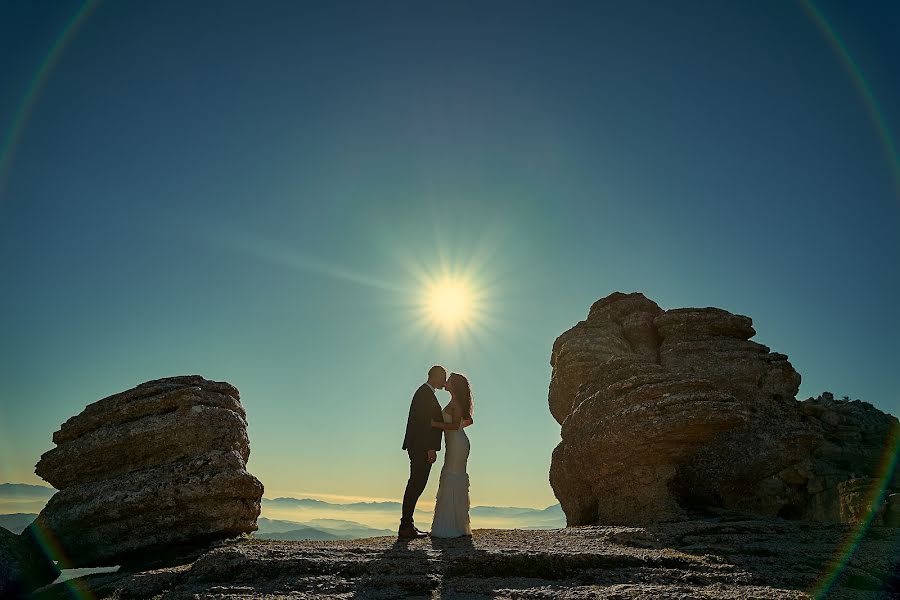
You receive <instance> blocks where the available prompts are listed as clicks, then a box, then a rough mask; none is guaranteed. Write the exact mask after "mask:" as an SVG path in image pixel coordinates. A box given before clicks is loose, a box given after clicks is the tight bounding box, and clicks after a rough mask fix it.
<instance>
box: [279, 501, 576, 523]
mask: <svg viewBox="0 0 900 600" xmlns="http://www.w3.org/2000/svg"><path fill="white" fill-rule="evenodd" d="M262 504H263V506H267V505H268V506H271V507H273V508H274V507H279V508H280V507H285V508H286V507H297V508H300V507H302V508H313V509H323V510H324V509H327V510H346V511H363V510H364V511H378V512H381V511H398V510H400V508H401V504H400V503H399V502H351V503H348V504H334V503H331V502H325V501H324V500H314V499H312V498H291V497H282V498H272V499H270V498H263V499H262ZM422 512H428V511H422ZM469 513H470V514H471V515H472V516H483V517H497V518H510V519H511V518H521V517H538V518H546V519H554V518H562V519H565V516H564V514H563V512H562V507H561V506H560V505H559V504H553V505H551V506H548V507H547V508H543V509H541V508H523V507H516V506H473V507H472V508H471V509H470V511H469Z"/></svg>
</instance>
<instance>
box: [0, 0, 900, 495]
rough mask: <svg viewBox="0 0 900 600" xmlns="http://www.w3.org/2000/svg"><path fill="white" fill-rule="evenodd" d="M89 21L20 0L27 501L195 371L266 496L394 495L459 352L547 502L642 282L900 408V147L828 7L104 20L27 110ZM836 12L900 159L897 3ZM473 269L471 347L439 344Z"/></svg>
mask: <svg viewBox="0 0 900 600" xmlns="http://www.w3.org/2000/svg"><path fill="white" fill-rule="evenodd" d="M80 6H81V4H79V3H77V2H58V3H53V4H47V3H19V2H3V3H0V56H2V57H3V58H2V59H0V60H2V63H0V66H2V68H0V132H2V135H3V136H4V137H3V138H2V139H4V140H8V139H10V138H9V132H10V131H13V130H14V129H16V128H17V127H18V129H17V131H18V132H19V133H18V135H17V136H15V138H14V139H13V143H11V144H9V146H8V147H5V148H3V149H2V150H3V151H4V152H6V154H5V155H4V156H5V161H6V163H5V164H4V165H0V170H5V172H6V177H5V179H4V180H3V182H2V185H3V187H2V188H0V277H2V285H3V293H2V294H0V331H2V337H0V379H2V381H3V382H4V384H5V385H4V391H3V394H2V395H0V480H8V481H23V482H31V483H35V482H38V481H39V480H38V479H37V477H36V476H35V475H33V473H32V470H33V466H34V464H35V463H36V462H37V460H38V458H39V456H40V454H41V453H42V452H44V451H46V450H48V449H49V448H50V447H51V446H52V443H51V439H50V438H51V434H52V432H53V431H54V430H56V429H57V428H58V426H59V425H60V424H61V423H62V422H63V421H64V420H65V419H67V418H68V417H69V416H71V415H73V414H76V413H78V412H79V411H80V410H81V409H82V408H83V407H84V405H86V404H88V403H90V402H92V401H94V400H97V399H99V398H101V397H103V396H106V395H108V394H112V393H115V392H118V391H121V390H124V389H127V388H129V387H132V386H134V385H136V384H138V383H140V382H143V381H146V380H149V379H154V378H157V377H163V376H167V375H177V374H186V373H199V374H202V375H204V376H206V377H208V378H211V379H219V380H227V381H229V382H231V383H233V384H234V385H236V386H237V387H238V388H239V389H240V390H241V392H242V396H243V401H244V404H245V406H246V407H247V410H248V413H249V421H250V436H251V445H252V454H251V458H250V463H249V469H250V471H251V472H253V473H254V474H255V475H257V476H258V477H259V478H260V479H261V480H262V481H263V483H264V484H265V485H266V488H267V492H266V495H267V496H274V495H287V494H294V495H297V494H301V493H302V494H306V495H319V496H322V497H326V496H327V497H331V498H334V497H338V496H351V497H375V498H397V497H399V496H400V495H401V494H402V487H403V484H404V483H405V479H406V476H407V470H406V469H407V463H406V459H405V455H404V453H403V452H401V450H400V442H401V441H402V437H403V428H404V426H405V419H406V411H407V409H408V406H409V398H410V397H411V395H412V393H413V391H414V390H415V388H416V387H417V386H418V385H419V384H420V383H421V381H422V380H423V378H424V373H425V371H426V370H427V368H428V367H429V366H430V365H431V364H432V363H434V362H438V363H443V364H445V365H446V366H447V367H449V368H450V369H451V370H459V371H462V372H464V373H466V374H468V375H469V377H470V380H471V382H472V385H473V388H474V391H475V395H476V420H477V423H476V426H475V427H473V428H472V429H471V430H469V431H470V434H469V435H470V438H471V440H472V454H471V457H470V467H469V472H470V474H471V478H472V499H473V502H474V503H478V504H507V505H531V506H545V505H548V504H551V503H553V502H554V501H555V500H554V498H553V496H552V492H551V490H550V487H549V484H548V483H547V471H548V468H549V463H550V453H551V451H552V448H553V447H554V446H555V444H556V443H557V441H558V439H559V438H558V435H559V427H558V425H557V424H556V422H555V421H554V420H553V418H552V417H551V416H550V414H549V411H548V410H547V387H548V383H549V377H550V367H549V356H550V348H551V345H552V343H553V340H554V339H555V338H556V336H558V335H559V334H560V333H562V332H563V331H564V330H566V329H567V328H569V327H571V326H572V325H574V324H575V323H576V322H577V321H579V320H581V319H583V318H584V317H585V316H586V314H587V310H588V308H589V306H590V304H591V303H592V302H593V301H595V300H596V299H598V298H600V297H602V296H606V295H608V294H609V293H612V292H614V291H624V292H631V291H641V292H643V293H645V294H646V295H647V296H648V297H650V298H651V299H653V300H655V301H656V302H657V303H659V304H660V305H661V306H662V307H663V308H675V307H682V306H718V307H721V308H725V309H727V310H730V311H733V312H736V313H740V314H746V315H749V316H751V317H752V318H753V320H754V327H755V328H756V330H757V336H756V337H755V338H754V339H755V340H756V341H759V342H761V343H763V344H766V345H768V346H770V347H771V348H772V349H773V350H774V351H777V352H783V353H785V354H787V355H788V356H789V357H790V360H791V362H792V363H793V365H794V367H795V368H796V369H797V370H798V371H799V372H800V373H801V375H802V378H803V382H802V385H801V388H800V394H799V397H800V398H801V399H803V398H806V397H808V396H810V395H817V394H819V393H821V392H822V391H823V390H830V391H832V392H834V393H835V394H836V395H838V396H842V395H845V394H846V395H849V396H851V397H853V398H860V399H863V400H867V401H869V402H872V403H873V404H875V405H876V406H878V407H879V408H881V409H883V410H887V411H890V412H893V413H894V414H897V413H900V399H898V396H897V389H898V386H897V376H896V373H897V365H898V359H900V352H898V350H897V345H896V342H895V340H896V339H898V338H900V320H898V318H897V316H896V306H897V305H898V292H900V281H898V279H900V278H898V274H897V264H898V258H900V240H898V235H897V232H898V225H900V205H898V201H900V197H898V188H897V182H896V181H895V179H894V178H893V177H892V171H891V161H892V158H891V156H890V155H889V154H888V153H887V152H886V149H885V144H884V135H880V132H879V128H878V127H877V125H876V123H875V122H874V121H873V118H872V114H871V112H870V110H869V108H870V107H867V105H866V99H865V97H864V96H863V95H862V94H861V93H860V90H859V89H858V87H857V86H855V85H854V80H853V76H852V74H851V73H850V72H849V71H848V70H847V68H845V66H844V65H843V64H842V62H841V60H840V57H839V55H838V54H837V53H836V52H835V48H834V46H833V45H831V44H830V43H829V40H828V39H827V37H826V36H825V35H823V32H822V30H821V29H820V28H819V27H818V26H817V25H816V23H815V22H814V20H813V19H812V18H811V15H810V11H809V10H808V9H806V8H804V5H803V4H802V3H793V2H753V3H738V2H686V3H679V4H678V5H675V4H674V3H667V2H638V3H612V2H609V3H607V2H588V3H575V2H572V3H566V4H562V5H561V4H558V3H543V2H530V3H513V2H509V3H506V2H491V3H477V2H455V3H437V2H424V3H423V2H409V3H406V2H386V3H362V2H335V3H324V2H323V3H313V2H307V3H300V2H266V3H253V4H252V5H251V4H248V3H238V2H216V3H203V2H188V3H184V2H154V3H105V2H101V3H99V5H98V6H97V7H96V8H95V10H93V11H91V12H90V14H89V15H88V16H87V17H86V18H85V19H84V21H83V22H82V23H81V24H80V26H79V27H78V28H77V30H75V31H73V32H72V35H71V38H70V39H68V40H67V43H66V44H64V45H63V46H62V48H61V49H60V51H59V52H58V53H57V54H55V55H54V57H53V60H52V61H51V68H49V69H48V70H47V71H46V73H45V75H46V77H45V78H43V79H39V81H40V85H39V86H38V87H37V88H36V92H35V94H34V95H33V98H34V101H33V102H32V103H29V104H27V110H26V111H24V113H22V111H21V108H22V105H23V99H25V98H27V97H28V93H29V90H30V89H31V88H30V85H31V84H30V82H32V81H33V80H34V79H35V77H36V74H38V73H41V72H42V71H41V65H42V64H44V62H45V59H46V57H47V53H48V50H49V49H50V48H51V47H53V45H54V43H55V42H56V41H57V40H58V39H59V38H60V35H61V34H62V33H63V32H64V31H65V28H66V26H67V24H68V23H70V22H71V20H72V18H73V16H74V15H76V14H77V12H78V10H79V7H80ZM815 6H816V7H817V9H818V10H820V11H821V14H822V15H823V16H824V17H825V18H826V19H827V20H828V22H829V23H830V24H831V26H832V27H833V30H834V31H835V33H836V34H837V35H838V38H839V41H840V43H841V44H843V47H844V48H845V49H846V50H847V51H848V52H849V54H850V56H852V58H853V60H854V61H855V64H856V65H857V66H858V68H859V73H860V74H861V75H862V76H863V77H864V81H865V82H866V84H867V85H868V89H869V90H870V91H871V94H872V97H873V98H874V99H875V100H876V102H877V104H878V106H879V107H880V110H881V111H882V115H883V121H884V124H885V125H886V129H884V130H882V131H881V133H882V134H885V135H887V136H888V138H889V139H893V137H895V136H896V134H897V131H898V123H900V113H898V107H900V80H898V79H897V77H896V73H897V72H900V60H898V59H897V58H896V57H898V56H900V47H898V46H900V41H898V40H897V37H896V35H894V32H896V31H897V28H898V25H900V15H898V10H897V8H896V6H894V7H890V6H888V3H875V2H871V3H866V2H863V3H853V4H852V5H848V4H845V3H837V2H821V3H816V4H815ZM20 113H21V114H24V115H25V118H24V119H21V122H20V120H17V117H16V115H17V114H20ZM444 269H445V270H448V271H451V272H458V273H466V274H467V277H468V278H469V279H470V280H471V286H472V287H473V290H474V291H476V292H478V293H482V294H483V296H484V298H483V300H482V306H483V308H484V319H483V320H482V321H481V322H480V323H479V326H478V327H477V328H470V329H471V330H470V332H469V334H468V335H465V336H447V335H444V336H436V335H434V333H435V332H434V331H433V330H429V329H427V328H423V327H422V326H421V325H420V324H417V323H416V316H417V314H418V313H417V310H418V308H417V304H418V303H419V302H420V300H421V298H422V295H423V294H424V293H425V291H424V290H423V289H422V283H421V276H420V275H421V273H422V272H423V270H424V271H426V272H429V271H430V272H431V273H439V272H441V271H442V270H444ZM445 399H446V398H444V397H442V400H445ZM435 474H436V471H435ZM436 479H437V477H432V481H431V484H430V486H429V488H427V489H426V492H425V496H424V498H426V499H430V498H433V495H434V488H435V485H436Z"/></svg>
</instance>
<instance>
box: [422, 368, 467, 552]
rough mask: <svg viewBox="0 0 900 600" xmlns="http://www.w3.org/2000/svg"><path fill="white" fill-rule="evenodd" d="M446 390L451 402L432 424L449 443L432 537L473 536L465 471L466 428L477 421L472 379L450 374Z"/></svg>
mask: <svg viewBox="0 0 900 600" xmlns="http://www.w3.org/2000/svg"><path fill="white" fill-rule="evenodd" d="M445 389H446V390H447V391H448V392H450V402H449V403H447V406H445V407H444V410H443V411H441V417H442V418H443V421H432V422H431V426H432V427H437V428H438V429H443V430H444V443H445V444H446V446H447V452H446V454H445V455H444V466H443V467H442V468H441V478H440V481H439V482H438V491H437V498H436V501H435V505H434V520H433V521H432V523H431V536H432V537H439V538H451V537H460V536H463V535H472V527H471V525H470V524H469V475H468V473H466V461H467V460H468V458H469V437H468V436H467V435H466V432H465V431H463V428H464V427H467V426H469V425H471V424H472V423H473V422H474V421H473V419H472V390H471V388H470V387H469V380H468V379H466V378H465V377H464V376H463V375H460V374H459V373H451V374H450V377H448V378H447V385H446V388H445Z"/></svg>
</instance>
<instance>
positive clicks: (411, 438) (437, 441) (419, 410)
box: [403, 383, 444, 452]
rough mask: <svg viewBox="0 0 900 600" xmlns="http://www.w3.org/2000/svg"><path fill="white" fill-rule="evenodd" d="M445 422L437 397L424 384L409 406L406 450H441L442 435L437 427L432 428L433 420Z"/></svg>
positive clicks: (404, 441)
mask: <svg viewBox="0 0 900 600" xmlns="http://www.w3.org/2000/svg"><path fill="white" fill-rule="evenodd" d="M432 419H434V420H435V421H443V420H444V417H443V415H441V405H440V403H439V402H438V399H437V396H435V395H434V392H433V391H431V388H430V387H428V385H427V384H425V383H423V384H422V385H421V387H419V389H417V390H416V393H415V394H414V395H413V399H412V402H411V403H410V405H409V418H407V420H406V437H404V438H403V449H404V450H421V451H423V452H424V451H426V450H440V449H441V434H442V433H443V432H442V431H441V430H440V429H438V428H437V427H432V426H431V420H432Z"/></svg>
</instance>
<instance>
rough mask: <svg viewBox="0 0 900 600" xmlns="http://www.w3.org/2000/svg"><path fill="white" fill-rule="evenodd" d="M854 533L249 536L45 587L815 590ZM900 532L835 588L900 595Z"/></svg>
mask: <svg viewBox="0 0 900 600" xmlns="http://www.w3.org/2000/svg"><path fill="white" fill-rule="evenodd" d="M852 531H853V530H852V529H850V528H848V527H846V526H840V525H833V526H821V525H815V524H811V523H804V522H799V521H785V520H781V519H756V518H754V519H752V520H750V519H747V518H746V517H742V516H740V515H734V514H726V513H720V514H718V515H705V516H704V517H703V518H695V519H693V520H685V521H679V522H672V523H664V524H657V525H651V526H646V527H621V526H620V527H612V526H586V527H572V528H568V529H562V530H552V531H523V530H494V529H481V530H476V531H475V532H474V535H473V536H472V538H462V539H456V540H439V539H428V538H426V539H423V540H415V541H398V540H397V539H395V538H392V537H385V538H371V539H367V540H354V541H335V542H275V541H265V540H255V539H252V538H247V537H243V538H236V539H232V540H228V541H223V542H217V543H216V544H215V545H214V546H212V547H210V548H208V549H206V550H204V551H202V552H199V553H196V554H195V555H194V556H192V557H188V558H185V559H182V560H181V561H174V562H170V563H169V564H168V565H162V564H158V565H144V566H143V567H141V568H140V569H136V568H130V569H122V570H120V572H117V573H113V574H95V575H90V576H86V577H81V578H78V579H75V580H71V581H69V582H66V583H62V584H56V585H53V586H49V587H45V588H43V589H41V590H39V591H38V592H37V593H36V594H35V596H36V597H38V598H47V599H50V598H54V599H56V598H79V599H81V598H92V597H96V598H173V599H176V598H191V599H193V598H237V597H257V598H281V597H283V598H472V599H474V598H734V599H744V598H815V597H823V596H822V595H821V594H817V593H816V589H817V585H819V584H821V582H822V581H823V576H825V575H827V574H828V573H830V572H833V569H832V567H831V566H832V565H833V563H834V558H835V555H836V553H837V552H838V550H839V549H840V548H842V547H843V546H844V542H845V540H846V539H847V536H848V534H849V533H851V532H852ZM898 558H900V529H896V528H886V527H873V528H871V529H870V530H869V531H868V533H867V535H866V536H865V538H864V540H863V542H862V543H861V544H860V545H859V546H858V547H857V549H856V552H855V553H854V555H853V556H852V558H850V560H849V561H848V563H847V565H846V568H845V569H844V570H843V572H842V574H841V576H839V577H838V578H837V579H836V583H835V585H834V586H833V587H832V588H831V589H830V591H829V593H828V594H827V597H828V598H851V599H862V598H866V599H875V598H900V575H898V572H900V563H898Z"/></svg>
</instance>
